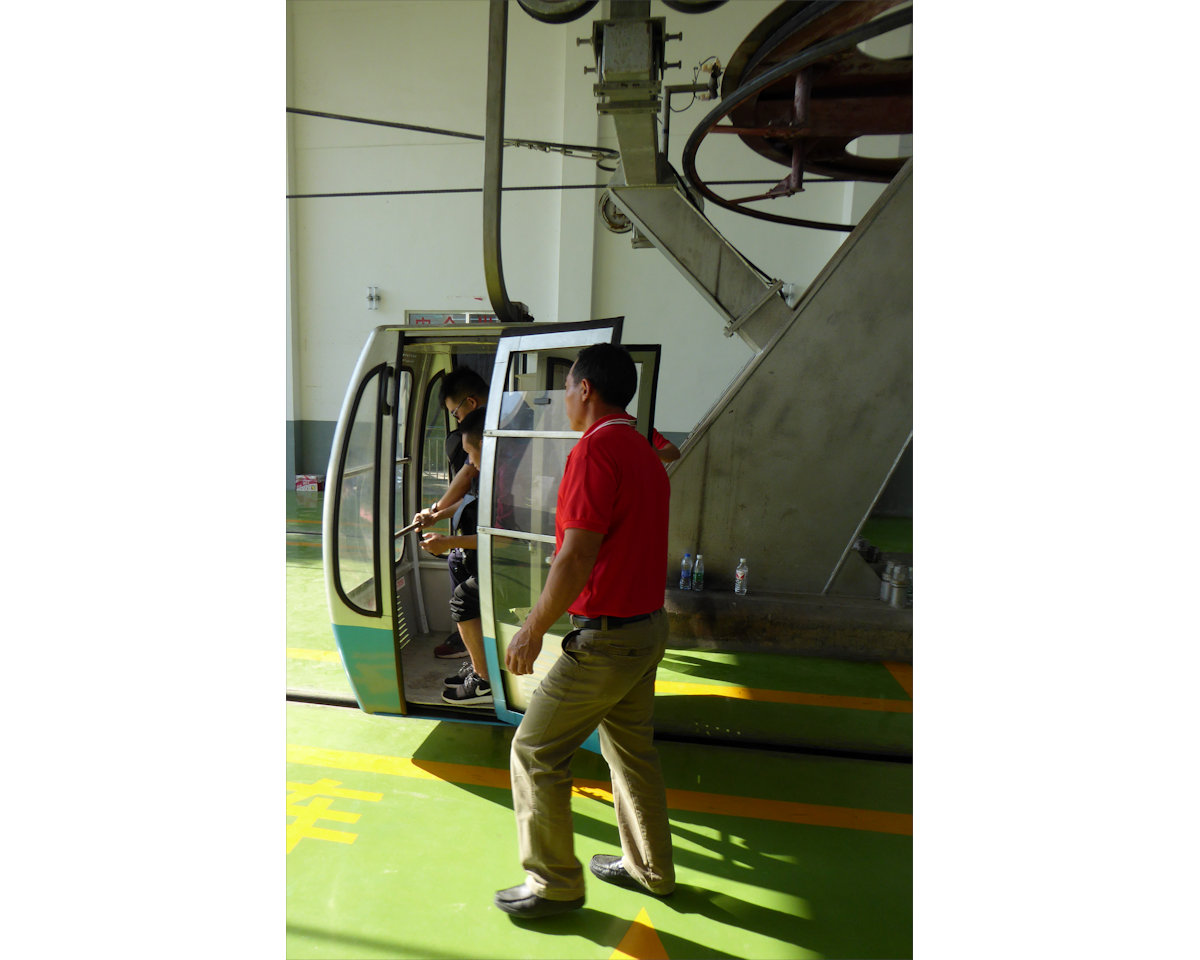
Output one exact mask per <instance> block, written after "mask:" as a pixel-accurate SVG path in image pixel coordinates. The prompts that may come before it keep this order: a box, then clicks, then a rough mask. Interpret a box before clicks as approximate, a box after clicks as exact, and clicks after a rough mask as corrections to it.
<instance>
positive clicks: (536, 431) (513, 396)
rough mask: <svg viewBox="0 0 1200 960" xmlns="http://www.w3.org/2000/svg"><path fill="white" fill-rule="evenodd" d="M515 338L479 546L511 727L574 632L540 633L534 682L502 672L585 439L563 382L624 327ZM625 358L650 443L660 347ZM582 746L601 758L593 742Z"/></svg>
mask: <svg viewBox="0 0 1200 960" xmlns="http://www.w3.org/2000/svg"><path fill="white" fill-rule="evenodd" d="M573 326H575V325H573ZM535 329H536V328H535ZM511 333H512V335H511V336H510V335H509V334H510V332H509V331H505V334H504V335H503V336H502V338H501V340H500V344H499V346H498V348H497V351H496V363H495V367H494V370H493V373H492V381H491V388H490V393H489V397H488V404H487V418H486V421H485V424H484V440H483V470H482V472H481V476H480V504H479V528H478V534H479V540H478V543H479V594H480V607H481V611H482V618H483V633H484V649H485V652H486V656H487V660H488V672H489V675H490V677H491V679H492V683H491V687H492V696H493V699H494V704H495V709H496V716H497V717H499V718H500V719H501V720H504V721H507V722H509V723H513V724H516V723H520V721H521V718H522V716H524V712H525V709H526V707H527V705H528V703H529V697H530V695H531V694H532V692H533V690H534V689H535V688H536V687H537V685H538V684H539V683H540V682H541V679H542V677H544V676H545V675H546V672H547V671H548V670H549V669H550V667H551V666H553V664H554V662H555V660H556V659H557V658H558V657H559V656H560V655H561V652H562V639H563V637H564V636H565V635H566V634H567V633H568V632H569V631H570V630H571V626H570V622H569V620H568V618H567V617H566V616H565V615H564V616H563V617H561V618H560V619H559V621H558V622H556V623H555V624H554V625H553V626H552V627H551V628H550V629H549V630H548V631H547V632H546V634H545V637H544V639H543V644H542V650H541V653H540V654H539V656H538V658H537V660H536V661H535V663H534V667H533V673H532V674H529V675H526V676H519V677H518V676H514V675H512V674H510V673H509V672H508V671H507V670H506V669H504V667H503V664H504V656H505V653H506V651H507V649H508V644H509V643H510V642H511V641H512V638H513V636H514V635H515V634H516V632H517V630H518V629H519V628H520V626H521V624H522V623H523V622H524V620H525V617H526V615H527V614H528V613H529V611H530V609H532V607H533V605H534V603H536V602H537V598H538V596H539V595H540V594H541V591H542V587H543V585H544V584H545V582H546V577H547V574H548V572H549V565H550V559H551V557H552V556H553V554H554V549H555V535H554V514H555V505H556V501H557V496H558V483H559V481H560V480H561V478H562V472H563V467H564V465H565V463H566V458H567V454H568V453H569V452H570V450H571V448H572V447H573V446H574V445H575V443H576V441H577V440H578V439H579V437H580V436H581V435H582V434H581V433H579V432H578V431H575V430H572V429H571V425H570V422H569V421H568V419H567V415H566V410H565V406H564V396H565V392H566V391H565V384H566V375H567V372H568V371H569V370H570V368H571V364H572V363H574V361H575V357H576V356H577V355H578V354H579V351H580V350H581V349H582V348H583V347H585V346H588V345H590V344H593V343H600V342H612V343H617V342H620V318H618V319H616V320H614V321H600V322H598V324H597V325H594V326H589V327H588V328H584V329H580V328H579V327H578V326H575V328H574V329H571V330H564V331H562V332H557V333H555V332H542V331H541V330H538V332H529V333H526V332H524V331H511ZM631 353H632V354H633V355H634V360H635V363H636V364H637V366H638V370H639V387H638V393H637V394H636V395H635V398H634V403H635V404H636V407H635V408H634V409H636V410H637V412H638V414H639V424H638V429H639V431H640V432H642V433H644V434H646V436H647V437H649V436H650V433H651V431H652V427H651V419H650V418H651V417H652V415H653V409H654V397H655V390H656V387H657V370H658V353H659V348H658V347H639V348H636V352H635V351H631ZM630 412H631V413H632V412H633V409H631V411H630ZM585 746H588V747H590V748H591V749H593V750H597V751H598V750H599V746H598V741H597V737H596V734H595V733H593V734H592V736H591V737H590V738H589V741H588V742H587V743H586V744H585Z"/></svg>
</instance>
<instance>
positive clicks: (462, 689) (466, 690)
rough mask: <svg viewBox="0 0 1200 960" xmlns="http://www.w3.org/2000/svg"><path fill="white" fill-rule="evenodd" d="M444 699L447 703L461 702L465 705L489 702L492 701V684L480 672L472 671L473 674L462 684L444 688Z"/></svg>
mask: <svg viewBox="0 0 1200 960" xmlns="http://www.w3.org/2000/svg"><path fill="white" fill-rule="evenodd" d="M442 699H443V700H445V701H446V702H447V703H459V704H462V705H463V706H472V705H474V704H477V703H479V704H489V703H491V702H492V686H491V684H490V683H488V682H487V681H486V680H484V679H483V677H481V676H480V675H479V674H477V673H475V672H474V671H471V675H470V676H469V677H467V678H466V679H464V680H463V682H462V683H461V684H459V685H458V686H454V687H447V688H446V689H445V690H443V691H442Z"/></svg>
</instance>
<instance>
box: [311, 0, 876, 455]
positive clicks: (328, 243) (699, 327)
mask: <svg viewBox="0 0 1200 960" xmlns="http://www.w3.org/2000/svg"><path fill="white" fill-rule="evenodd" d="M775 6H776V0H735V2H731V3H727V4H726V5H725V6H723V7H721V8H719V9H718V10H716V11H713V12H711V13H707V14H701V15H685V14H680V13H676V12H674V11H672V10H669V9H667V8H666V7H665V6H663V5H662V4H661V3H658V2H657V0H656V2H654V3H652V5H651V14H652V15H653V16H665V17H666V18H667V28H668V32H671V33H678V32H680V31H682V32H683V35H684V36H683V40H682V41H672V42H670V43H669V44H668V45H667V53H668V57H667V59H668V60H682V61H683V64H684V67H683V68H682V69H680V70H672V71H669V72H668V74H667V77H666V82H667V83H671V84H678V83H690V82H691V81H692V77H693V71H692V67H693V66H694V65H695V64H697V63H698V62H699V61H700V60H702V59H704V58H705V57H708V56H710V55H715V56H717V57H718V58H719V59H720V60H721V62H722V64H727V63H728V62H729V59H730V56H731V54H732V53H733V51H734V50H735V49H736V47H737V45H738V44H739V43H740V42H741V40H742V39H743V38H744V37H745V36H746V34H747V33H749V31H750V30H751V29H752V28H753V27H754V26H755V25H756V24H757V23H758V22H759V21H760V20H761V19H762V18H763V17H764V16H766V15H767V14H768V13H769V12H770V11H771V10H772V9H774V7H775ZM606 14H607V3H601V4H600V5H598V6H597V7H596V8H595V9H594V10H593V11H592V15H591V16H590V17H588V18H585V19H582V20H578V21H575V22H574V23H571V24H567V25H564V26H553V25H547V24H542V23H539V22H537V21H535V20H533V19H532V18H531V17H529V16H528V15H527V14H525V12H524V11H523V10H521V9H520V7H519V6H518V5H517V4H516V3H515V2H512V3H510V10H509V52H508V91H507V98H506V110H507V116H506V121H505V134H506V136H511V137H525V138H530V139H539V140H555V141H565V142H571V143H581V144H587V143H598V144H600V145H603V146H612V147H615V146H616V145H617V144H616V138H615V134H614V132H613V129H612V124H611V121H609V120H608V119H607V118H599V117H598V116H597V114H596V109H595V104H596V101H595V98H594V96H593V94H592V84H593V83H594V81H595V76H594V75H593V74H588V75H586V76H585V75H584V73H583V68H584V67H585V66H591V65H592V62H593V61H592V53H591V48H590V47H589V46H577V45H576V42H575V38H576V37H582V36H590V34H591V21H592V19H599V18H602V17H604V16H606ZM288 17H289V33H288V52H289V59H288V74H289V83H288V105H289V106H293V107H300V108H304V109H310V110H319V111H326V112H330V113H341V114H348V115H353V116H363V117H370V118H375V119H383V120H394V121H399V122H404V123H415V124H422V125H427V126H436V127H443V128H448V129H454V130H463V131H468V132H473V133H480V134H481V133H483V131H484V122H485V116H484V103H485V96H486V88H487V84H486V70H487V62H486V50H487V21H488V4H487V0H365V2H364V0H291V2H289V3H288ZM686 102H687V98H682V99H680V100H677V101H675V105H676V107H680V106H683V105H684V104H686ZM711 107H712V104H711V103H703V102H700V101H697V102H696V103H695V104H694V105H693V106H691V108H690V109H688V110H687V111H686V112H683V113H676V114H674V115H673V116H672V121H671V124H672V129H671V138H670V144H671V147H670V159H671V162H672V163H673V164H675V166H676V168H680V167H681V162H680V157H681V154H682V150H683V146H684V143H685V141H686V139H687V136H688V134H689V133H690V131H691V129H692V127H693V126H694V125H695V124H696V123H697V122H698V121H699V120H700V119H701V118H702V117H703V116H704V115H705V114H706V113H707V112H708V111H709V109H711ZM288 125H289V148H290V149H289V177H290V182H289V193H291V194H307V193H330V192H339V193H340V192H355V191H373V190H403V189H429V188H443V187H479V186H481V185H482V180H483V146H482V144H481V143H478V142H471V141H462V140H454V139H449V138H445V137H440V136H434V135H428V134H420V133H414V132H407V131H399V130H392V129H388V128H383V127H373V126H366V125H362V124H352V123H345V122H341V121H334V120H325V119H318V118H310V117H298V116H295V115H289V118H288ZM699 172H700V174H701V175H702V176H703V177H706V178H708V179H735V178H770V179H773V180H774V179H779V178H780V177H782V176H783V175H784V173H785V172H786V171H784V169H783V168H782V167H779V166H777V165H775V164H772V163H770V162H769V161H766V160H764V159H762V158H761V157H759V156H758V155H756V154H754V153H752V152H751V151H749V150H748V149H747V148H745V147H744V146H743V145H742V144H741V142H740V141H738V140H737V139H736V138H731V137H710V138H709V140H708V141H707V142H706V143H705V145H704V147H703V148H702V150H701V153H700V158H699ZM607 176H608V175H607V174H605V173H603V172H601V171H598V170H597V169H596V167H595V166H594V164H593V163H592V162H591V161H588V160H579V159H565V158H563V157H561V156H559V155H557V154H542V153H535V152H533V151H529V150H519V149H508V150H506V151H505V155H504V182H505V185H509V186H511V185H517V184H520V185H532V184H571V183H595V182H604V181H605V180H606V179H607ZM727 189H740V188H727ZM754 189H756V188H747V192H750V191H751V190H754ZM596 199H597V194H596V192H594V191H584V190H577V191H539V192H529V193H513V192H508V193H506V194H505V195H504V207H503V225H504V226H503V247H502V254H503V263H504V274H505V282H506V286H507V290H508V294H509V296H510V298H512V299H514V300H522V301H524V302H525V303H527V304H528V305H529V307H530V309H531V312H532V313H533V315H534V316H535V317H536V319H537V320H539V321H559V320H564V321H565V320H583V319H588V318H589V317H600V316H613V315H618V314H623V315H624V316H625V317H626V326H625V334H624V338H625V340H626V341H627V342H656V343H662V344H663V345H664V353H663V370H662V379H661V381H660V392H659V404H658V424H657V425H658V427H659V429H661V430H665V431H679V432H686V431H689V430H690V429H691V428H692V427H693V426H694V425H695V424H696V423H697V421H698V420H699V419H700V418H701V417H702V416H703V415H704V413H705V412H706V411H707V410H708V409H709V407H710V406H711V405H712V404H713V403H714V402H715V401H716V400H717V399H718V398H719V397H720V395H721V393H722V392H723V390H724V388H725V386H726V385H727V384H728V383H729V382H730V380H732V379H733V378H734V377H735V376H736V375H737V373H738V372H739V371H740V370H741V368H742V367H743V366H744V364H745V363H746V361H747V360H748V359H749V357H750V350H749V349H748V348H747V347H746V346H745V345H744V344H743V343H742V342H741V340H739V339H738V338H736V337H734V338H726V337H725V336H723V335H722V333H721V328H722V325H723V321H722V320H721V319H720V318H719V317H718V315H717V314H716V313H715V311H713V310H712V308H711V307H709V306H708V304H707V303H706V302H705V301H704V300H703V299H702V298H701V297H700V295H699V294H697V293H696V292H695V291H694V290H693V289H692V287H691V286H690V285H689V284H688V283H687V281H686V280H684V278H683V277H682V276H681V275H680V274H679V273H678V272H677V271H676V270H675V269H674V268H673V267H671V266H670V264H669V263H668V262H667V261H666V259H665V258H664V257H662V255H661V254H659V253H658V252H657V251H655V250H653V249H644V250H635V249H633V248H632V247H631V245H630V236H631V235H615V234H612V233H610V232H608V231H607V230H606V229H605V228H604V227H603V225H602V224H601V223H600V222H599V221H598V219H597V217H596V215H595V211H596ZM853 201H854V197H853V194H852V192H851V191H850V190H849V188H847V187H846V186H844V185H841V184H838V185H832V184H831V185H820V184H813V185H812V186H810V187H809V189H808V190H807V191H806V192H805V193H804V194H803V195H802V196H799V197H794V198H789V199H786V200H780V201H775V203H776V204H778V206H777V207H773V208H772V209H775V210H778V211H779V212H782V213H785V214H788V215H792V216H801V217H807V218H810V219H817V220H831V221H844V217H845V214H846V213H847V212H848V211H852V210H853V209H854V207H855V204H854V202H853ZM289 210H290V213H291V220H290V224H289V226H290V230H291V237H292V245H291V249H290V251H289V264H290V270H291V278H290V279H291V286H290V290H291V295H290V297H289V302H288V309H289V311H290V317H289V326H288V330H289V338H294V342H293V340H292V339H290V340H289V384H290V386H289V389H290V391H291V396H289V408H288V415H289V417H291V418H294V419H297V420H334V419H336V417H337V415H338V411H339V409H340V406H341V402H342V398H343V395H344V392H345V389H346V382H347V379H348V378H349V375H350V373H351V371H352V368H353V365H354V361H355V359H356V358H357V356H358V353H359V350H360V349H361V347H362V344H363V342H364V340H365V338H366V335H367V332H368V331H369V330H370V329H371V328H372V327H374V326H376V325H378V324H382V323H389V322H396V321H399V320H401V319H402V318H403V314H404V311H405V310H406V309H448V310H450V309H453V310H463V309H479V308H484V309H490V304H489V302H488V299H487V291H486V286H485V281H484V275H483V254H482V246H483V234H482V197H481V195H480V194H478V193H473V194H442V195H433V196H417V197H412V196H406V197H357V198H325V199H293V200H290V201H289ZM709 216H710V218H711V219H712V220H713V222H714V223H715V224H716V225H717V226H718V228H719V229H720V230H721V231H722V232H723V233H724V234H725V235H726V236H727V237H728V238H729V239H730V240H731V241H732V242H733V243H734V244H735V245H736V246H737V247H738V248H739V249H740V250H741V251H742V252H743V254H744V255H745V256H746V257H747V258H748V259H750V260H751V261H752V262H754V263H755V264H757V265H758V266H759V267H761V268H762V269H763V270H764V271H766V272H767V273H769V274H770V275H772V276H775V277H779V278H781V279H784V280H787V281H791V282H794V283H798V284H800V285H802V286H805V285H807V284H808V283H809V282H811V281H812V279H813V278H815V277H816V275H817V273H818V272H819V271H820V270H821V268H822V267H823V266H824V265H825V263H826V262H827V261H828V259H829V257H830V256H831V255H832V254H833V252H834V251H835V250H836V249H837V247H838V245H839V244H840V243H841V241H842V240H843V239H844V237H845V234H841V233H832V232H817V231H811V230H801V229H798V228H795V227H788V226H783V225H775V224H769V223H766V222H764V221H758V220H753V219H750V218H747V217H741V216H738V215H737V214H733V213H730V212H727V211H724V210H720V209H710V210H709ZM368 285H375V286H378V287H379V288H380V292H381V294H382V298H383V299H382V303H381V305H380V309H379V310H377V311H368V310H367V309H366V299H365V298H366V287H367V286H368Z"/></svg>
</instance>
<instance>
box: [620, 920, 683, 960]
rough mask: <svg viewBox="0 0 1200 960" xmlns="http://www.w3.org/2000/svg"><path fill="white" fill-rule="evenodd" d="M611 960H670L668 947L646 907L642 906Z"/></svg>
mask: <svg viewBox="0 0 1200 960" xmlns="http://www.w3.org/2000/svg"><path fill="white" fill-rule="evenodd" d="M609 960H670V958H669V957H668V956H667V950H666V947H664V946H663V945H662V941H661V940H659V939H658V934H657V933H655V932H654V924H652V923H651V922H650V914H648V913H647V912H646V908H645V907H642V909H641V912H640V913H638V915H637V919H636V920H634V921H633V924H632V926H630V928H629V932H628V933H626V934H625V936H624V937H622V938H621V942H620V943H618V944H617V950H616V952H615V953H614V954H613V955H612V956H611V957H610V958H609Z"/></svg>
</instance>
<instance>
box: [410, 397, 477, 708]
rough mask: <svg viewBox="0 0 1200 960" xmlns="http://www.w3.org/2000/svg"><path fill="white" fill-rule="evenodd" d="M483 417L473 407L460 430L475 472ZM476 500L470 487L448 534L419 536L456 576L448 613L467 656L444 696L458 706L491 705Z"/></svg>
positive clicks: (423, 548) (448, 681) (423, 547)
mask: <svg viewBox="0 0 1200 960" xmlns="http://www.w3.org/2000/svg"><path fill="white" fill-rule="evenodd" d="M483 422H484V413H483V411H482V410H474V411H472V412H471V413H468V414H467V415H466V416H465V417H463V419H462V421H461V422H460V424H459V430H458V432H459V433H460V434H461V437H462V447H463V450H465V451H466V454H467V461H468V463H469V465H470V466H471V467H472V468H473V469H474V470H475V471H476V473H478V471H479V469H480V465H481V463H482V457H483ZM478 506H479V501H478V499H477V498H476V496H475V495H474V494H471V493H467V494H466V495H465V496H464V497H463V498H462V499H461V500H460V501H459V505H458V508H457V509H456V510H455V512H454V516H453V519H452V520H451V522H450V535H449V536H446V535H445V534H441V533H433V532H430V533H426V534H424V535H423V536H422V537H421V549H422V550H425V551H427V552H428V553H431V554H433V555H434V556H437V557H440V556H448V558H449V560H448V562H449V565H450V576H451V579H452V580H453V581H454V592H453V594H452V595H451V597H450V619H452V620H453V621H454V623H455V625H456V626H457V627H458V634H459V637H460V638H461V641H462V644H463V648H464V649H465V650H466V652H467V655H468V657H469V659H467V660H464V661H463V664H462V666H461V667H460V668H459V671H458V673H456V674H454V675H453V676H451V677H446V679H445V686H446V689H445V691H444V692H443V693H442V699H443V700H444V701H446V702H447V703H453V704H456V705H459V706H476V705H480V704H483V705H487V704H490V703H491V702H492V687H491V683H490V682H489V681H488V668H487V657H486V656H485V655H484V651H483V621H482V619H481V618H480V611H479V562H478V554H477V552H476V549H477V546H478V536H477V534H476V520H477V517H478Z"/></svg>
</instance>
